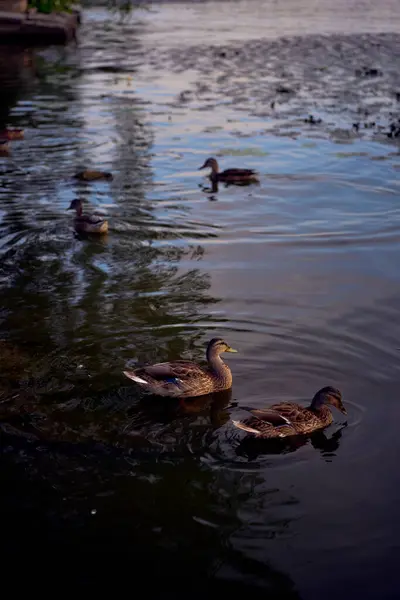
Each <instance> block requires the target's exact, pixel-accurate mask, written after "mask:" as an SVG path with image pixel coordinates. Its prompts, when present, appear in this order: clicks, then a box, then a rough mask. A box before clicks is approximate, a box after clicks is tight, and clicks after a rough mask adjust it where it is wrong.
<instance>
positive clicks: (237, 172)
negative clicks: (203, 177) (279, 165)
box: [219, 169, 256, 177]
mask: <svg viewBox="0 0 400 600" xmlns="http://www.w3.org/2000/svg"><path fill="white" fill-rule="evenodd" d="M251 175H256V171H254V170H253V169H226V170H225V171H222V173H219V176H220V177H250V176H251Z"/></svg>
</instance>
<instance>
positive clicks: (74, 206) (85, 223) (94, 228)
mask: <svg viewBox="0 0 400 600" xmlns="http://www.w3.org/2000/svg"><path fill="white" fill-rule="evenodd" d="M67 210H75V211H76V216H75V221H74V224H75V229H76V231H78V232H84V233H107V231H108V221H106V220H105V219H104V217H103V215H96V214H92V215H84V214H83V205H82V200H80V199H79V198H77V199H75V200H72V202H71V204H70V205H69V208H67Z"/></svg>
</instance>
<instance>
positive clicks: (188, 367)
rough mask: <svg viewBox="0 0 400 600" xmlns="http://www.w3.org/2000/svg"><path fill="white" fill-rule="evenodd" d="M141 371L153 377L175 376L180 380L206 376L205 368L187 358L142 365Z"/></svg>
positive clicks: (165, 377)
mask: <svg viewBox="0 0 400 600" xmlns="http://www.w3.org/2000/svg"><path fill="white" fill-rule="evenodd" d="M143 372H144V373H147V374H148V375H150V377H153V378H154V379H167V378H170V377H176V378H177V379H180V380H186V381H187V380H190V379H194V378H199V377H204V376H206V377H208V375H207V373H206V372H205V370H204V369H203V368H202V367H201V366H200V365H198V364H196V363H194V362H191V361H187V360H175V361H173V362H165V363H158V364H156V365H150V366H148V367H143Z"/></svg>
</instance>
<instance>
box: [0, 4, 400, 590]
mask: <svg viewBox="0 0 400 600" xmlns="http://www.w3.org/2000/svg"><path fill="white" fill-rule="evenodd" d="M349 4H350V6H349ZM83 17H84V19H83V26H82V28H81V31H80V35H79V38H80V39H79V44H78V46H77V47H75V46H74V45H71V46H70V47H68V48H65V49H64V48H62V49H60V48H47V49H43V50H34V51H27V50H25V51H21V50H19V49H17V48H13V49H12V50H10V49H7V50H4V49H3V50H2V58H1V61H0V65H1V82H2V86H3V90H5V91H6V92H5V95H3V96H2V100H1V117H0V118H1V119H2V123H3V124H11V125H14V126H18V127H23V128H24V129H25V140H23V141H20V142H14V143H13V145H12V152H11V154H10V156H9V157H4V158H3V157H2V158H0V218H1V221H0V252H1V268H0V285H1V298H2V302H1V305H0V319H1V321H0V336H1V338H2V341H1V344H0V354H1V358H2V374H1V388H0V393H1V396H0V416H1V439H2V449H3V453H2V455H1V465H2V468H1V471H0V472H1V483H2V490H4V492H3V494H2V500H1V507H2V515H3V521H4V523H3V527H4V529H7V530H8V531H10V534H9V535H8V536H7V540H6V541H5V542H4V544H5V547H6V548H7V552H8V556H9V557H11V560H12V561H14V560H15V557H18V559H20V560H23V561H24V560H25V561H26V562H27V564H28V565H29V567H33V568H35V569H37V564H36V563H37V561H42V566H41V569H44V577H48V576H50V575H51V574H54V573H55V572H57V573H59V576H60V577H61V578H62V579H60V581H65V577H66V574H67V573H68V576H67V580H68V581H71V583H72V582H73V585H76V584H79V585H82V584H83V583H88V584H89V585H91V586H93V585H96V584H97V585H99V586H100V585H103V584H106V583H108V584H110V583H112V584H113V585H117V584H118V583H119V582H129V583H130V584H131V585H132V586H133V584H135V586H137V588H136V589H141V586H142V585H146V586H147V589H148V593H149V594H150V595H151V594H153V595H155V596H157V597H158V595H160V594H163V596H165V595H166V596H167V597H181V596H182V597H183V595H185V596H186V595H188V594H190V595H192V596H193V595H195V596H196V594H197V595H200V594H203V593H206V592H210V591H211V592H212V593H217V592H220V593H225V594H227V593H230V591H231V590H232V593H234V592H237V590H238V589H239V588H238V586H243V589H244V590H245V591H249V590H250V591H251V593H253V594H256V595H257V593H259V594H260V595H261V594H263V596H265V594H266V593H269V594H270V595H271V597H273V598H275V597H285V598H306V599H314V598H315V599H319V598H320V597H321V593H322V591H323V594H324V597H325V598H336V597H337V595H338V594H341V595H342V596H344V597H350V596H351V597H353V595H354V591H355V590H357V592H359V594H360V596H361V595H362V596H363V598H364V600H366V599H368V598H371V599H372V598H376V597H378V596H379V597H380V598H385V599H389V598H396V597H398V592H399V586H398V582H397V577H396V575H397V573H396V570H395V568H396V566H397V563H398V560H399V556H400V552H399V542H398V539H399V533H400V529H399V509H398V507H399V501H400V486H399V483H400V480H399V474H398V473H399V471H398V466H397V456H398V453H399V451H400V444H399V441H398V434H397V429H398V428H397V419H398V418H399V408H398V407H397V403H398V380H399V339H400V325H399V323H400V319H399V316H400V315H399V312H400V304H399V299H400V283H399V268H398V255H399V242H400V211H399V207H398V198H399V191H400V190H399V178H398V173H399V166H400V162H399V140H400V137H397V138H393V137H388V133H390V125H391V124H393V123H396V120H397V119H398V118H399V117H400V111H399V107H400V103H399V100H398V97H397V95H396V94H398V93H399V92H400V81H399V77H398V68H397V65H398V58H399V53H400V52H399V51H400V14H399V11H398V10H397V3H396V2H395V1H394V0H393V1H392V0H385V1H384V2H380V3H379V5H378V4H376V3H374V2H367V1H365V2H357V3H348V2H345V1H344V0H343V1H341V2H339V3H338V2H336V3H335V4H334V5H332V4H331V3H330V2H328V0H326V1H324V2H318V3H315V2H310V1H307V2H306V1H305V0H303V1H302V2H294V1H292V2H273V1H272V0H271V1H265V2H261V1H260V2H256V1H255V0H254V1H252V2H244V1H243V2H240V1H239V2H209V3H177V4H173V3H171V4H169V3H164V4H159V5H153V6H152V7H151V10H150V11H145V10H142V11H139V12H137V13H134V15H133V16H132V18H130V19H126V18H125V19H121V18H119V17H118V16H115V17H112V18H111V17H110V13H109V12H107V11H106V10H103V9H99V8H97V9H88V10H86V11H85V12H84V15H83ZM310 114H311V115H313V116H314V117H315V118H316V119H321V120H322V122H321V123H319V124H316V125H314V124H310V123H307V122H305V121H307V120H308V118H309V115H310ZM210 155H214V156H217V157H218V160H219V161H220V164H221V166H222V167H223V168H225V167H230V166H236V165H237V166H242V165H243V166H248V167H249V168H254V169H257V170H258V172H259V173H260V185H258V186H251V187H244V188H243V187H228V188H226V187H224V186H220V188H219V189H218V191H217V192H216V193H212V192H211V191H210V189H209V183H208V181H207V179H206V178H205V177H204V172H199V171H198V167H199V166H200V165H201V164H202V163H203V162H204V160H205V158H207V157H208V156H210ZM82 167H95V168H101V169H106V170H110V171H112V172H113V174H114V179H113V181H112V182H99V183H94V184H83V183H79V182H76V181H75V180H74V179H73V174H74V173H75V172H76V171H77V170H79V169H81V168H82ZM77 196H79V197H81V198H83V199H84V200H85V201H86V202H87V204H88V206H89V207H91V208H96V209H101V210H104V211H105V212H107V213H108V215H109V222H110V232H109V235H108V236H107V237H106V238H104V239H101V240H93V239H92V240H88V239H82V238H80V237H78V236H76V235H75V234H74V232H73V228H72V223H71V216H70V214H69V213H67V212H66V209H67V208H68V206H69V203H70V201H71V199H73V198H75V197H77ZM217 335H218V336H223V337H225V338H226V340H227V341H228V342H229V343H230V344H231V345H232V346H233V347H235V348H237V349H238V350H239V353H238V354H237V355H234V356H228V358H227V361H229V364H230V366H231V369H232V372H233V377H234V385H233V389H232V391H231V392H227V393H226V394H222V395H221V396H220V397H217V398H204V399H203V400H196V401H187V402H184V403H178V402H175V401H165V400H152V401H151V402H150V401H149V400H148V399H146V398H144V397H143V396H142V395H141V393H140V390H138V389H137V388H136V387H135V386H134V385H133V384H131V383H130V382H129V381H128V380H125V379H124V377H123V375H122V371H123V369H124V368H126V367H128V368H132V367H134V366H135V365H136V364H141V363H145V362H149V361H156V360H168V359H172V358H178V357H187V358H195V359H201V358H203V356H204V350H205V345H206V343H207V341H208V340H209V339H210V338H211V337H214V336H217ZM325 385H334V386H336V387H339V388H340V389H341V390H342V393H343V398H344V402H345V405H346V407H347V409H348V417H347V419H346V418H345V417H344V416H343V415H341V414H339V413H335V415H334V417H335V421H334V424H333V425H332V427H330V428H329V429H328V430H326V431H325V432H324V433H323V434H321V435H318V436H314V437H313V438H312V439H311V440H304V441H303V442H299V443H297V442H296V443H290V444H287V445H285V446H279V447H276V446H274V447H271V446H265V444H262V443H259V442H254V440H253V441H251V440H249V439H246V438H245V436H244V435H243V433H242V432H240V431H238V430H236V429H234V428H233V427H232V425H231V423H230V419H231V418H234V419H238V418H241V417H243V416H244V414H243V411H241V409H240V406H241V405H244V404H246V405H249V404H250V405H254V406H263V405H264V404H267V403H269V402H272V401H277V400H299V401H301V402H304V403H305V402H307V401H308V400H309V399H310V398H311V397H312V396H313V394H314V393H315V392H316V391H317V390H318V389H319V388H321V387H323V386H325ZM39 541H43V546H42V554H41V555H40V558H39V556H38V555H37V552H36V550H35V548H36V546H37V544H38V543H39ZM67 556H68V558H65V557H67ZM63 557H64V558H63ZM116 564H118V568H117V569H116V567H115V566H112V565H116ZM43 565H44V566H43ZM35 573H37V570H36V571H35ZM168 594H169V595H168Z"/></svg>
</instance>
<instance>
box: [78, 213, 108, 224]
mask: <svg viewBox="0 0 400 600" xmlns="http://www.w3.org/2000/svg"><path fill="white" fill-rule="evenodd" d="M76 220H77V222H78V223H87V224H88V225H100V223H104V221H105V220H106V217H105V215H96V214H93V215H81V216H80V217H77V219H76Z"/></svg>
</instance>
